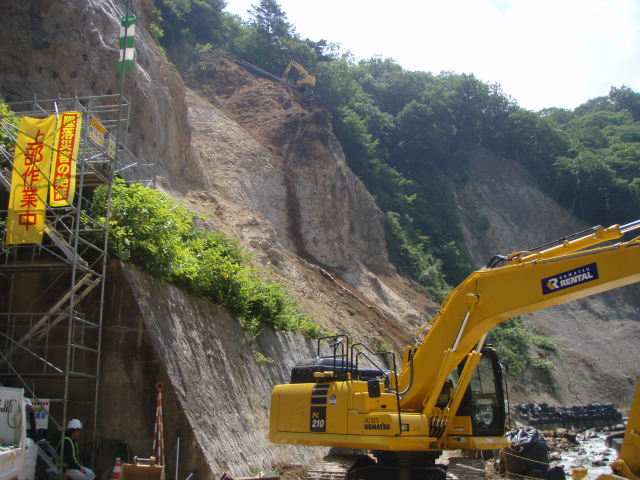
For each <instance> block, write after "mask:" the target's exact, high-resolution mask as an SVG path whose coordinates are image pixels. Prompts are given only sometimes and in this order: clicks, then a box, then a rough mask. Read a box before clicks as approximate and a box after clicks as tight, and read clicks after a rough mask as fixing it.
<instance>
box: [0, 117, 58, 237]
mask: <svg viewBox="0 0 640 480" xmlns="http://www.w3.org/2000/svg"><path fill="white" fill-rule="evenodd" d="M55 126H56V117H55V115H52V116H50V117H48V118H31V117H22V122H21V123H20V132H19V133H18V141H17V143H16V151H15V155H14V159H13V173H12V176H11V195H10V197H9V213H8V215H7V240H6V243H7V244H8V245H12V244H21V243H42V234H43V231H44V220H45V215H46V200H47V193H48V189H49V178H48V175H49V172H50V169H51V154H52V151H53V149H52V144H53V137H54V131H55Z"/></svg>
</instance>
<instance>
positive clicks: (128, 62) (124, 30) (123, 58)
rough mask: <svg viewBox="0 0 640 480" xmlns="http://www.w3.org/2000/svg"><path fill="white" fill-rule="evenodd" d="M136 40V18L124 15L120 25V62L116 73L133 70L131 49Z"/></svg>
mask: <svg viewBox="0 0 640 480" xmlns="http://www.w3.org/2000/svg"><path fill="white" fill-rule="evenodd" d="M135 39H136V16H135V15H125V16H124V17H122V23H121V25H120V61H119V62H118V72H123V71H125V70H126V71H131V70H133V56H134V52H135V49H134V47H133V45H134V42H135Z"/></svg>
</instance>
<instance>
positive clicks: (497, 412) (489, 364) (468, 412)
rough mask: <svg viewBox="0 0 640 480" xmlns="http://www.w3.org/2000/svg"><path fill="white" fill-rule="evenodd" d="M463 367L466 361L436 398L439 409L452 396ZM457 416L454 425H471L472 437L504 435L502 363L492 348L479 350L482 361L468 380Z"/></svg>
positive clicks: (450, 377) (444, 406)
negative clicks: (469, 380)
mask: <svg viewBox="0 0 640 480" xmlns="http://www.w3.org/2000/svg"><path fill="white" fill-rule="evenodd" d="M464 364H465V362H462V363H461V364H460V365H458V368H457V369H455V370H454V371H453V372H452V373H451V375H449V378H448V379H447V381H446V382H445V384H444V387H443V389H442V392H441V393H440V396H439V397H438V402H437V403H436V406H437V407H438V408H441V409H444V408H446V406H447V404H448V403H449V401H450V400H451V398H452V396H453V395H454V392H455V389H456V386H457V385H458V380H459V378H460V375H461V374H462V371H463V369H464ZM456 417H457V423H467V424H470V430H471V435H473V436H501V435H504V433H505V419H506V413H505V402H504V388H503V377H502V364H501V363H500V360H499V358H498V353H497V352H496V351H495V349H494V348H493V347H490V346H486V347H484V348H483V349H482V358H481V359H480V362H479V363H478V367H477V368H476V370H475V372H474V374H473V376H472V377H471V382H470V383H469V387H468V388H467V391H466V393H465V394H464V397H463V399H462V402H461V404H460V407H459V408H458V412H457V414H456ZM458 428H461V427H458ZM454 430H455V429H454ZM468 430H469V428H467V429H465V433H466V432H468Z"/></svg>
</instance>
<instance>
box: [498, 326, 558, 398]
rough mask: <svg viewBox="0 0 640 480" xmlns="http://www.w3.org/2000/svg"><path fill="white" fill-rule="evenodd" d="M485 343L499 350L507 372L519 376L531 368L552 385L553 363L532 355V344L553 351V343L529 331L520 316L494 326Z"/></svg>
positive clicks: (554, 348)
mask: <svg viewBox="0 0 640 480" xmlns="http://www.w3.org/2000/svg"><path fill="white" fill-rule="evenodd" d="M487 343H489V344H493V345H494V346H495V347H496V349H497V350H498V351H499V352H500V359H501V361H502V362H504V363H505V364H506V365H508V367H509V373H511V374H512V375H515V376H516V377H517V376H520V375H522V374H523V373H524V371H525V370H526V369H529V368H533V369H534V370H536V371H537V372H538V373H539V374H540V375H541V377H542V378H544V379H545V380H546V384H547V385H551V386H553V385H554V384H553V381H552V377H551V372H552V371H553V368H554V367H553V364H552V363H551V362H549V361H548V360H544V359H542V358H539V357H534V356H533V355H532V353H531V349H532V347H533V346H536V347H538V348H540V349H542V350H547V351H550V352H555V350H556V346H555V344H554V343H553V342H552V341H550V340H549V339H546V338H544V337H540V336H538V335H533V334H532V333H531V332H529V330H528V328H527V325H526V323H525V321H524V320H523V318H522V317H514V318H511V319H509V320H507V321H506V322H502V323H500V324H499V325H497V326H496V327H494V328H493V329H492V330H491V331H490V332H489V335H487Z"/></svg>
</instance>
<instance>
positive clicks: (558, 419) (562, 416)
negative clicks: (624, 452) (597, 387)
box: [514, 403, 622, 430]
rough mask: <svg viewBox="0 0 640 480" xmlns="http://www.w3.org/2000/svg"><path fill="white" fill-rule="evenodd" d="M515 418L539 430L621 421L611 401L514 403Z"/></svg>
mask: <svg viewBox="0 0 640 480" xmlns="http://www.w3.org/2000/svg"><path fill="white" fill-rule="evenodd" d="M514 413H515V416H516V419H517V420H518V421H519V422H521V423H522V424H524V425H530V426H532V427H535V428H537V429H539V430H551V429H554V428H571V427H574V428H577V429H580V428H592V427H595V428H605V427H609V426H612V425H616V424H618V423H620V422H621V421H622V414H621V413H620V412H619V411H618V410H617V409H616V408H615V407H614V406H613V404H612V403H590V404H588V405H574V406H550V405H549V404H547V403H538V404H535V403H525V404H522V405H515V407H514Z"/></svg>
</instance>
